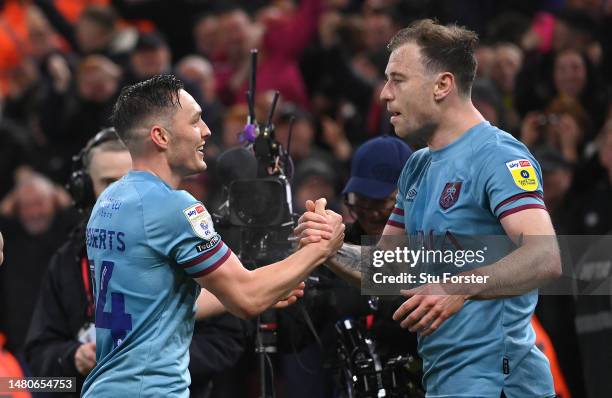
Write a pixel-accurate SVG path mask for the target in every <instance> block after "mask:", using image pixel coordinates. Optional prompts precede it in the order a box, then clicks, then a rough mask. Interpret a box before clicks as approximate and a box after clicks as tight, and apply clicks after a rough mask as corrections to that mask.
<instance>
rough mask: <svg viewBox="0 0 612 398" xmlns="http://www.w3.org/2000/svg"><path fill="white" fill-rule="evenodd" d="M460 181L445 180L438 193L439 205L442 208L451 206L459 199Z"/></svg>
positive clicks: (445, 208)
mask: <svg viewBox="0 0 612 398" xmlns="http://www.w3.org/2000/svg"><path fill="white" fill-rule="evenodd" d="M461 184H463V182H461V181H455V182H447V183H446V185H445V186H444V189H443V190H442V194H441V195H440V201H439V203H440V207H441V208H442V209H444V210H447V209H449V208H451V207H452V206H453V205H454V204H455V203H457V200H458V199H459V194H460V193H461Z"/></svg>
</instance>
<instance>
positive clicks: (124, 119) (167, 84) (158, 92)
mask: <svg viewBox="0 0 612 398" xmlns="http://www.w3.org/2000/svg"><path fill="white" fill-rule="evenodd" d="M183 87H184V85H183V82H182V81H180V80H179V79H177V78H176V76H174V75H159V76H155V77H152V78H150V79H148V80H145V81H142V82H139V83H136V84H133V85H131V86H126V87H124V88H123V89H122V90H121V93H120V94H119V98H118V99H117V102H116V103H115V106H114V108H113V114H112V116H111V122H112V124H113V126H114V127H115V129H116V130H117V135H119V137H120V138H121V140H122V141H123V142H124V143H125V145H126V146H127V147H128V148H129V147H130V142H131V141H132V140H133V139H134V136H133V133H132V130H133V129H134V128H135V127H138V125H139V124H140V123H142V122H144V121H145V120H147V119H148V118H149V117H151V116H161V117H167V116H169V115H171V114H174V111H175V110H176V108H178V107H180V106H181V103H180V101H179V92H180V91H181V90H182V89H183Z"/></svg>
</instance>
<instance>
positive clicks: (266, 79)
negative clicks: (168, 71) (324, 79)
mask: <svg viewBox="0 0 612 398" xmlns="http://www.w3.org/2000/svg"><path fill="white" fill-rule="evenodd" d="M321 3H322V1H321V0H304V1H301V2H300V5H299V7H298V8H297V9H295V10H284V9H282V8H281V7H279V6H268V7H266V8H264V9H262V10H260V11H259V13H258V17H257V21H256V22H254V21H253V20H251V18H250V17H249V15H247V13H246V12H244V11H243V10H242V9H239V8H235V9H230V10H228V11H226V12H224V13H222V14H221V15H220V29H221V31H222V32H224V34H223V36H222V40H221V44H220V48H221V49H222V53H221V54H217V57H216V59H213V64H214V66H215V73H216V74H217V82H218V92H219V97H220V98H221V99H222V100H223V102H224V103H225V104H233V103H235V102H243V101H244V100H245V95H244V93H245V91H246V88H247V85H248V73H249V69H250V49H251V48H258V49H259V59H258V64H257V91H259V92H261V91H266V90H271V89H273V90H278V91H280V93H281V95H282V96H283V98H284V99H285V100H286V101H288V102H293V103H295V104H297V105H299V106H300V107H302V108H304V109H308V108H309V107H310V104H309V102H308V97H307V93H306V88H305V86H304V81H303V79H302V76H301V74H300V71H299V67H298V59H299V57H300V55H301V53H302V51H303V50H304V48H305V47H306V45H307V44H308V42H309V41H310V40H311V38H312V37H313V35H314V34H315V32H316V27H317V23H318V18H319V15H320V13H321V11H322V4H321ZM283 4H287V3H283Z"/></svg>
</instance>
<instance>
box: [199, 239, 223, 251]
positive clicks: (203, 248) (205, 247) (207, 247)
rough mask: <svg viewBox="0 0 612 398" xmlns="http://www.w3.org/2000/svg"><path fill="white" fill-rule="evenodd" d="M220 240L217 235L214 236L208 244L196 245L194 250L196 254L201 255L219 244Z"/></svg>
mask: <svg viewBox="0 0 612 398" xmlns="http://www.w3.org/2000/svg"><path fill="white" fill-rule="evenodd" d="M220 240H221V237H220V236H219V235H215V236H213V237H212V238H211V239H210V240H209V241H208V242H203V243H200V244H199V245H197V246H196V250H197V251H198V253H202V252H205V251H207V250H210V249H212V248H213V247H215V245H216V244H217V243H219V241H220Z"/></svg>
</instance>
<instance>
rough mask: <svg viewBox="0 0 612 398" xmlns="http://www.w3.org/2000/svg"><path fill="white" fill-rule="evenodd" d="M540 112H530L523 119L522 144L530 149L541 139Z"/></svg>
mask: <svg viewBox="0 0 612 398" xmlns="http://www.w3.org/2000/svg"><path fill="white" fill-rule="evenodd" d="M541 116H542V115H541V114H540V113H538V112H529V113H528V114H527V116H525V118H524V119H523V124H522V125H521V142H522V143H523V144H525V145H527V146H528V147H532V146H533V145H534V144H535V143H536V141H537V140H538V138H540V122H539V120H540V118H541Z"/></svg>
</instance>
